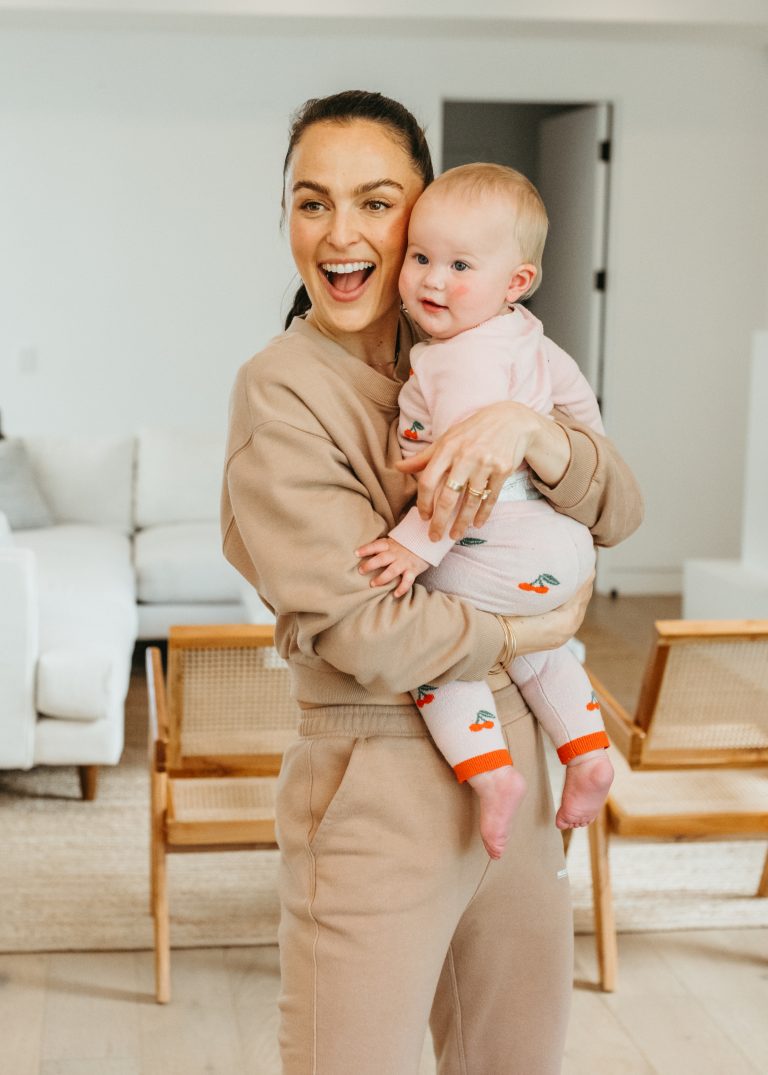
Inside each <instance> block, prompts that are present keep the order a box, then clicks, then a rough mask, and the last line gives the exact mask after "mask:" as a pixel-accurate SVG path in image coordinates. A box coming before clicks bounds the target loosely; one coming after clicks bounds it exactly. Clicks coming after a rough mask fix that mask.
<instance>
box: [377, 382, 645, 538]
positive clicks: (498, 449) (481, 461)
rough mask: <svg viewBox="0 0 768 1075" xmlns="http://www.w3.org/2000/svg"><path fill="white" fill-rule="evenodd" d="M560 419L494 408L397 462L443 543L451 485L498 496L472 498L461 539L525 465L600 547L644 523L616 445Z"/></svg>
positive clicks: (453, 497) (454, 531) (457, 529)
mask: <svg viewBox="0 0 768 1075" xmlns="http://www.w3.org/2000/svg"><path fill="white" fill-rule="evenodd" d="M553 416H554V418H555V419H556V420H555V421H552V419H550V418H548V417H545V416H543V415H540V414H537V413H536V412H535V411H532V410H531V409H530V408H529V407H526V406H524V405H523V404H520V403H514V402H505V403H495V404H493V405H492V406H490V407H485V408H484V409H483V410H482V411H478V412H477V413H476V414H473V415H472V416H471V417H470V418H467V419H465V420H464V421H463V422H461V423H459V425H457V426H454V427H453V428H452V429H450V430H448V432H447V433H445V434H444V435H443V436H442V437H441V438H440V439H439V440H438V441H436V442H435V443H434V444H433V445H430V446H429V447H428V448H426V449H425V450H424V451H423V452H420V453H419V454H418V455H414V456H412V457H411V458H410V459H407V460H403V461H402V462H401V463H398V464H397V467H398V469H400V470H402V471H404V472H406V473H410V474H415V473H417V472H418V471H421V470H423V473H422V474H421V476H420V478H419V492H418V501H417V506H418V509H419V512H420V513H421V515H422V518H430V516H431V519H432V522H431V524H430V536H431V537H434V538H439V537H440V536H442V534H443V531H444V529H445V527H446V524H447V523H448V520H449V519H450V518H451V517H452V516H453V513H454V512H455V510H456V504H457V502H458V500H459V499H460V497H461V494H459V493H456V492H453V491H452V490H451V489H449V488H448V487H447V485H446V484H445V482H446V479H448V478H450V479H452V481H454V482H458V483H461V484H462V485H463V484H464V483H465V482H469V484H470V485H472V486H473V488H475V489H482V488H484V487H485V486H486V485H487V486H488V487H489V489H490V490H491V496H490V497H489V498H488V500H486V501H485V503H481V504H478V500H477V498H475V497H469V496H467V495H466V494H465V496H464V502H463V504H462V507H461V510H460V511H459V513H458V515H457V516H456V520H455V522H454V524H453V526H452V527H451V531H450V533H451V537H453V538H459V537H461V535H462V534H463V533H464V532H465V530H466V528H467V527H468V526H470V525H472V526H482V524H483V523H484V522H485V521H486V519H487V518H488V516H489V514H490V511H491V508H492V507H493V505H494V504H495V502H496V498H497V497H498V494H499V491H500V489H501V487H502V485H503V484H504V481H505V479H506V478H507V477H508V476H509V475H510V474H511V473H512V472H513V471H514V470H517V468H518V467H519V466H520V465H521V464H522V463H523V461H525V462H527V463H528V465H529V466H530V468H531V470H532V471H533V475H532V476H533V480H534V484H535V485H536V486H537V488H538V489H539V490H540V491H541V492H542V493H543V494H544V496H546V497H547V499H548V500H549V501H550V503H551V504H552V505H553V507H554V508H555V509H556V510H557V511H559V512H562V513H563V514H565V515H569V516H571V517H572V518H574V519H576V520H577V521H578V522H581V523H583V524H584V525H585V526H587V527H588V528H589V529H590V530H591V532H592V536H593V537H594V539H595V543H596V544H598V545H616V544H618V543H619V542H620V541H623V540H624V539H625V538H627V537H629V535H630V534H632V533H633V532H634V531H635V530H636V529H637V527H638V526H639V525H640V522H641V521H642V516H643V501H642V495H641V493H640V489H639V487H638V485H637V482H636V480H635V478H634V476H633V474H632V472H631V471H630V469H629V467H628V466H627V464H626V463H625V462H624V460H623V459H622V457H621V455H620V454H619V452H618V451H617V449H616V446H615V445H614V444H613V443H612V441H610V440H608V438H607V437H603V436H601V435H600V434H599V433H597V432H595V431H594V430H593V429H591V428H590V427H589V426H585V425H583V424H581V423H579V422H576V421H574V420H573V419H571V418H569V417H568V416H567V415H564V414H562V413H561V412H559V411H557V410H556V411H555V412H554V415H553Z"/></svg>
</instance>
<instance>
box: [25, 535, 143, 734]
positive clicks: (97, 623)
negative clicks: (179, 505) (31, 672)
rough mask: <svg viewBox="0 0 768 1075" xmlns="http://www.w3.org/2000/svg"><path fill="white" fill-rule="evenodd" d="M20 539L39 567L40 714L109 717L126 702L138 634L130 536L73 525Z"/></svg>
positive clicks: (38, 682)
mask: <svg viewBox="0 0 768 1075" xmlns="http://www.w3.org/2000/svg"><path fill="white" fill-rule="evenodd" d="M15 538H16V545H17V546H22V547H25V548H27V549H30V550H31V551H32V552H33V553H34V555H35V559H36V563H37V579H38V590H39V609H40V641H39V655H40V656H39V664H38V678H37V699H36V702H37V708H38V709H39V710H40V711H41V712H43V713H44V714H45V715H46V716H55V717H65V718H67V719H70V720H71V719H75V720H95V719H97V718H99V717H102V716H106V715H107V712H108V711H109V709H110V707H111V708H112V709H114V705H115V704H116V703H117V704H120V703H121V702H122V699H124V698H125V694H126V692H127V690H128V679H129V676H130V666H131V653H132V651H133V645H134V642H135V640H136V636H137V633H138V614H137V611H136V603H135V602H136V596H135V585H134V575H133V566H132V564H131V543H130V540H129V538H127V537H126V536H125V535H123V534H119V533H117V532H116V531H115V530H108V529H106V528H105V527H91V526H75V525H62V526H52V527H49V528H48V529H46V530H26V531H19V532H17V533H16V534H15Z"/></svg>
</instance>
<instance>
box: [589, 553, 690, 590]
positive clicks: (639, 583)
mask: <svg viewBox="0 0 768 1075" xmlns="http://www.w3.org/2000/svg"><path fill="white" fill-rule="evenodd" d="M682 589H683V571H682V568H679V567H669V568H646V567H637V568H633V567H622V568H614V567H611V566H610V564H604V565H601V564H600V558H599V557H598V563H597V579H596V582H595V590H596V591H597V592H598V593H602V594H610V593H613V592H614V591H615V592H616V593H619V594H631V595H635V596H637V595H642V594H678V593H682Z"/></svg>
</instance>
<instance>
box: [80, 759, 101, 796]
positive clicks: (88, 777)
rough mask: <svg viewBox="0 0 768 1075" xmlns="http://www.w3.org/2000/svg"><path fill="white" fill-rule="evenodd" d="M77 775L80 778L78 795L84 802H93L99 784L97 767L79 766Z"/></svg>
mask: <svg viewBox="0 0 768 1075" xmlns="http://www.w3.org/2000/svg"><path fill="white" fill-rule="evenodd" d="M77 773H78V776H79V777H80V794H81V795H82V797H83V799H85V801H86V802H93V800H94V799H95V798H96V788H97V786H98V783H99V767H98V765H80V766H78V770H77Z"/></svg>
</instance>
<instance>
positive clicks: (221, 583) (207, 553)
mask: <svg viewBox="0 0 768 1075" xmlns="http://www.w3.org/2000/svg"><path fill="white" fill-rule="evenodd" d="M133 557H134V563H135V567H136V585H137V591H138V598H139V601H145V602H149V603H155V604H157V603H164V602H171V603H173V602H179V603H182V604H185V603H190V602H198V601H212V602H213V601H215V602H222V601H239V599H240V575H239V574H238V573H237V571H235V569H234V568H233V567H232V566H231V564H229V563H227V561H226V560H225V559H224V554H223V553H222V551H221V531H220V529H219V524H218V523H185V524H177V525H175V526H153V527H150V528H149V529H148V530H140V531H139V533H138V534H137V535H136V537H135V539H134V549H133Z"/></svg>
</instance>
